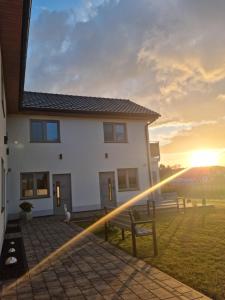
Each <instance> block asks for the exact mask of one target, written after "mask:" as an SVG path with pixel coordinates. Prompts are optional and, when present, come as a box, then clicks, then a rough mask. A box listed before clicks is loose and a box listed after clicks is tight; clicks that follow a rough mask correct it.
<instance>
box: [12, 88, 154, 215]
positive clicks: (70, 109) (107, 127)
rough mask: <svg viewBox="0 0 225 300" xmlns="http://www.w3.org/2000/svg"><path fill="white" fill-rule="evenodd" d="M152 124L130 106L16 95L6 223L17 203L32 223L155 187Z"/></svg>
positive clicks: (81, 98)
mask: <svg viewBox="0 0 225 300" xmlns="http://www.w3.org/2000/svg"><path fill="white" fill-rule="evenodd" d="M158 117H159V114H158V113H156V112H153V111H152V110H150V109H147V108H145V107H143V106H140V105H138V104H136V103H134V102H132V101H130V100H122V99H108V98H97V97H84V96H72V95H60V94H49V93H37V92H24V97H23V100H22V102H21V111H20V113H17V114H9V116H8V125H7V131H8V137H9V141H8V143H9V151H10V153H9V169H10V172H9V174H8V178H9V185H8V186H9V189H8V197H9V199H10V201H9V214H10V217H17V216H18V213H19V204H20V203H21V200H28V201H29V202H31V203H32V204H33V207H34V208H33V214H34V215H36V216H43V215H52V214H63V213H64V205H65V204H66V205H67V208H68V209H69V210H70V211H72V212H80V211H88V210H96V209H100V208H103V207H104V206H105V205H110V206H112V205H119V204H120V203H122V202H124V201H126V200H127V199H129V198H130V197H132V196H134V195H136V194H137V193H140V191H143V190H145V189H147V188H148V187H149V186H150V185H151V184H153V183H156V182H158V173H157V171H158V170H157V167H158V157H156V155H158V153H156V150H157V144H154V146H155V147H156V148H155V149H154V150H155V151H152V150H151V149H152V148H151V147H152V146H153V144H149V139H148V126H149V125H150V123H152V122H153V121H155V120H156V119H157V118H158Z"/></svg>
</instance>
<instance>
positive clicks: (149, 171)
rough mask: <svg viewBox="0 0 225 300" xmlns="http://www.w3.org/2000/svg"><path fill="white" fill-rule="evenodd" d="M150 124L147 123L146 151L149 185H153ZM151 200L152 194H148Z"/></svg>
mask: <svg viewBox="0 0 225 300" xmlns="http://www.w3.org/2000/svg"><path fill="white" fill-rule="evenodd" d="M149 125H150V122H147V124H146V125H145V141H146V152H147V165H148V166H147V167H148V178H149V186H150V187H151V186H152V184H153V181H152V172H151V160H150V155H151V154H150V143H149V142H150V141H149V131H148V126H149ZM148 198H149V200H151V199H152V195H149V196H148Z"/></svg>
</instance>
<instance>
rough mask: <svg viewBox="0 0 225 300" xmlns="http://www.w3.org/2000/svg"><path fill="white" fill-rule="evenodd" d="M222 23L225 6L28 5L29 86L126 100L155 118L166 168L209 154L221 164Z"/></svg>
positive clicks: (217, 1) (38, 1)
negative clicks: (215, 154)
mask: <svg viewBox="0 0 225 300" xmlns="http://www.w3.org/2000/svg"><path fill="white" fill-rule="evenodd" d="M224 15H225V1H224V0H214V1H212V0H138V1H137V0H86V1H85V0H76V1H74V0H64V1H62V0H33V4H32V17H31V24H30V36H29V48H28V59H27V70H26V84H25V88H26V90H31V91H42V92H43V91H44V92H57V93H67V94H76V95H89V96H104V97H118V98H126V99H127V98H128V99H130V100H133V101H135V102H136V103H138V104H141V105H144V106H146V107H148V108H150V109H152V110H155V111H157V112H159V113H160V114H161V118H159V120H158V121H157V122H155V123H153V124H152V125H151V129H150V139H151V140H157V141H160V145H161V154H162V163H164V164H170V165H175V164H176V165H177V164H180V165H182V166H186V165H187V161H188V157H189V156H190V153H191V152H192V151H195V150H199V149H212V150H214V151H221V153H222V154H221V159H220V162H219V163H220V164H222V165H225V154H223V152H222V151H224V150H225V34H224V28H225V18H224ZM224 153H225V152H224Z"/></svg>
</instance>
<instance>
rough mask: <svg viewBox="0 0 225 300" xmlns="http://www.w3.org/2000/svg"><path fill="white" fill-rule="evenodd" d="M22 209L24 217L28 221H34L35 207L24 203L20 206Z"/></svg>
mask: <svg viewBox="0 0 225 300" xmlns="http://www.w3.org/2000/svg"><path fill="white" fill-rule="evenodd" d="M20 208H21V209H22V212H23V217H24V218H25V219H26V220H27V221H30V220H31V219H32V208H33V205H32V204H31V203H30V202H26V201H24V202H22V203H21V204H20Z"/></svg>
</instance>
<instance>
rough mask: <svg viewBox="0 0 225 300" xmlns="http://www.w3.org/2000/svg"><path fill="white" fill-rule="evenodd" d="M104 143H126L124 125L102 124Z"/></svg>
mask: <svg viewBox="0 0 225 300" xmlns="http://www.w3.org/2000/svg"><path fill="white" fill-rule="evenodd" d="M103 127H104V142H105V143H126V142H127V128H126V124H125V123H108V122H107V123H104V124H103Z"/></svg>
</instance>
